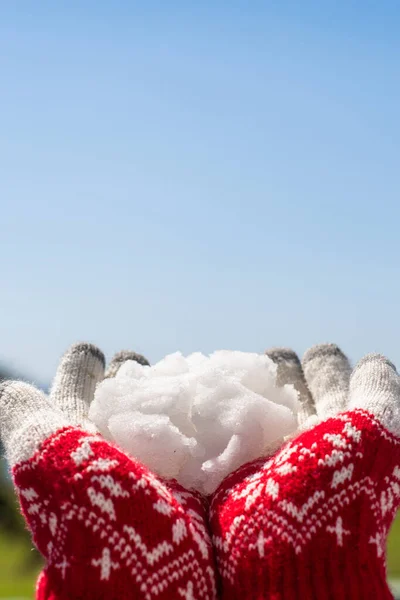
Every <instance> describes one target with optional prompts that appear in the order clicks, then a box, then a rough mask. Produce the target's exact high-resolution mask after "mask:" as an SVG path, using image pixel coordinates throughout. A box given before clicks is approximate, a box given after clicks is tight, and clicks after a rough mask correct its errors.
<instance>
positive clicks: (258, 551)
mask: <svg viewBox="0 0 400 600" xmlns="http://www.w3.org/2000/svg"><path fill="white" fill-rule="evenodd" d="M329 352H331V353H332V347H331V350H330V351H328V350H327V349H326V347H323V348H319V349H318V351H315V352H314V353H313V354H312V355H311V354H310V356H309V361H310V364H305V365H304V369H305V372H306V377H307V383H308V384H309V387H310V389H311V391H312V393H313V396H314V399H315V401H316V407H317V413H319V414H320V415H321V416H322V414H323V412H324V410H323V409H322V410H320V411H319V409H318V404H319V402H321V401H322V406H325V407H329V411H331V412H332V407H333V406H334V405H335V404H336V405H337V406H339V405H340V404H341V402H342V398H343V397H344V396H345V395H346V393H347V390H346V377H345V376H344V372H343V371H342V372H341V374H340V376H337V374H336V375H333V370H332V371H331V372H330V375H331V376H332V377H333V378H332V377H327V370H326V363H325V362H324V361H329V360H331V359H332V355H329ZM336 358H337V357H336ZM311 363H312V364H311ZM328 371H329V369H328ZM307 375H308V376H307ZM328 375H329V373H328ZM347 389H348V385H347ZM328 400H329V401H328ZM347 408H348V410H347V412H343V413H340V414H338V415H337V416H336V417H331V418H330V419H328V420H327V421H325V422H322V423H320V424H319V425H317V426H315V427H314V428H313V429H312V430H310V431H307V432H305V433H303V434H301V435H300V436H299V437H298V438H297V439H294V440H292V441H291V442H289V443H287V444H286V445H285V446H284V447H283V448H282V449H281V450H280V451H279V452H278V453H277V454H276V455H275V456H274V457H273V458H271V459H270V460H266V459H261V460H257V461H255V462H253V463H251V464H248V465H246V466H244V467H242V468H241V469H239V470H238V471H237V472H236V473H234V474H233V475H231V476H230V477H228V478H227V479H226V480H225V481H224V482H223V484H222V485H221V487H220V488H219V490H218V491H217V492H216V494H215V495H214V497H213V500H212V505H211V527H212V531H213V542H214V546H215V549H216V556H217V564H218V567H219V571H220V574H221V577H222V580H223V598H224V600H228V599H229V600H236V599H237V600H239V599H243V598H246V600H256V599H257V600H261V599H265V600H267V599H268V600H278V599H279V600H281V599H282V600H283V599H285V600H291V599H293V600H294V599H296V600H303V599H308V600H317V599H318V600H324V599H332V600H333V599H334V600H341V599H351V600H358V599H359V600H361V599H363V600H365V599H371V600H377V599H386V598H392V595H391V593H390V591H389V588H388V586H387V583H386V571H385V551H386V537H387V533H388V530H389V528H390V525H391V523H392V520H393V518H394V515H395V512H396V509H397V507H398V505H399V504H400V441H399V438H398V437H397V436H398V435H399V434H400V378H399V376H398V375H397V373H396V371H395V369H394V367H393V365H392V364H391V363H389V361H387V360H386V359H384V358H383V357H381V356H378V355H370V356H368V357H366V358H365V359H363V360H362V361H361V362H360V363H359V364H358V366H357V367H356V368H355V370H354V372H353V374H352V377H351V381H350V393H349V394H347Z"/></svg>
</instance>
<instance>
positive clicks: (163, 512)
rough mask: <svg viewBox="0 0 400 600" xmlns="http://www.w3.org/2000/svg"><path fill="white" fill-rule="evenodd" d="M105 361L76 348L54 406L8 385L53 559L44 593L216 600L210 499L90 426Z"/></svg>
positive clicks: (34, 505)
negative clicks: (167, 478)
mask: <svg viewBox="0 0 400 600" xmlns="http://www.w3.org/2000/svg"><path fill="white" fill-rule="evenodd" d="M101 363H102V361H101V359H100V358H99V354H98V351H97V350H96V349H93V348H92V347H90V346H85V347H82V346H79V347H78V348H76V347H75V348H73V349H72V351H70V353H69V354H68V355H67V356H66V357H65V358H64V361H63V363H62V365H61V367H60V369H59V373H58V375H57V377H56V390H54V389H53V392H52V396H51V398H52V400H53V404H51V402H49V401H48V399H47V398H46V397H45V396H44V395H43V394H42V393H41V392H39V391H38V390H36V389H34V388H32V387H31V386H28V385H27V384H24V383H21V382H7V383H6V384H3V386H2V388H1V393H0V415H1V419H0V423H1V434H2V438H3V442H4V445H5V447H6V450H7V454H8V458H9V460H10V462H11V464H12V465H13V476H14V483H15V486H16V489H17V492H18V495H19V498H20V502H21V506H22V510H23V513H24V516H25V518H26V521H27V523H28V526H29V527H30V529H31V531H32V535H33V539H34V541H35V544H36V545H37V547H38V549H39V550H40V552H41V553H42V554H43V556H44V557H45V559H46V567H45V570H44V572H43V573H42V575H41V577H40V578H39V581H38V586H37V598H38V599H39V600H56V599H57V600H61V599H62V600H67V599H68V600H71V599H74V600H75V599H82V600H83V599H90V598H93V599H96V600H100V599H104V600H105V599H107V600H110V599H113V598H114V599H115V600H117V599H118V600H122V599H123V598H127V599H128V598H129V599H132V598H138V599H144V600H153V599H154V600H179V599H180V598H183V599H187V600H192V599H193V598H199V599H202V600H214V599H215V598H216V591H215V571H214V566H213V558H212V547H211V542H210V539H209V534H208V532H207V526H206V519H205V506H204V503H203V500H202V499H201V498H200V497H199V496H198V495H196V494H194V493H189V492H187V491H185V490H184V489H183V488H182V487H181V486H179V485H178V484H176V483H166V482H162V481H160V480H159V479H158V478H157V477H155V476H154V475H153V474H152V473H151V472H149V470H148V469H146V468H145V467H144V466H142V465H141V464H139V463H137V462H136V461H135V460H132V459H131V458H129V457H128V456H127V455H126V454H124V453H123V452H122V451H120V450H119V449H117V448H116V447H114V446H113V445H111V444H109V443H108V442H106V441H105V440H104V439H102V438H101V437H100V436H99V435H97V434H96V433H95V432H92V431H88V429H92V426H90V424H88V423H87V421H86V420H85V419H86V417H85V414H86V410H87V406H88V397H89V396H90V394H91V393H92V392H93V389H94V385H95V383H93V381H96V380H99V378H100V377H101V376H102V366H101ZM60 386H62V387H60ZM56 392H57V393H56ZM54 403H56V404H57V406H54ZM60 407H61V408H62V410H59V408H60ZM66 415H68V416H66ZM74 415H75V417H74ZM71 421H72V422H75V423H76V422H77V421H82V423H83V426H81V427H78V426H70V423H71Z"/></svg>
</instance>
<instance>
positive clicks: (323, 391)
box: [0, 345, 400, 600]
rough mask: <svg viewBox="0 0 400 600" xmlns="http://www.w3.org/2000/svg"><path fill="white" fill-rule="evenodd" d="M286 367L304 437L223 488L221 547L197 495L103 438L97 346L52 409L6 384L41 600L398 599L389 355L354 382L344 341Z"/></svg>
mask: <svg viewBox="0 0 400 600" xmlns="http://www.w3.org/2000/svg"><path fill="white" fill-rule="evenodd" d="M275 360H276V361H277V362H280V367H279V368H278V379H279V378H280V380H279V381H278V384H279V382H280V384H284V383H290V382H291V383H293V384H294V385H295V387H296V388H297V389H298V391H299V394H300V397H301V395H302V394H303V399H304V398H305V399H306V401H304V402H303V414H302V415H301V417H300V421H301V428H302V429H305V431H304V432H303V433H301V434H300V435H299V436H298V437H297V438H295V439H292V440H291V441H289V442H288V443H287V444H286V445H285V446H284V447H283V448H281V449H280V450H279V451H278V452H277V453H276V454H275V455H273V456H272V457H270V458H268V459H267V458H263V459H259V460H257V461H254V462H252V463H251V464H248V465H245V466H243V467H241V468H240V469H239V470H238V471H236V472H235V473H233V474H232V475H231V476H229V477H228V478H227V479H226V480H225V481H224V482H223V484H222V485H221V486H220V488H219V489H218V490H217V492H216V493H215V494H214V496H213V497H212V503H211V509H210V512H209V517H210V521H211V530H212V542H213V547H214V548H213V547H212V544H211V540H210V536H209V533H208V526H207V507H206V503H205V501H204V500H203V499H202V498H201V497H199V495H198V494H196V493H192V492H189V491H187V490H184V489H183V488H182V487H181V486H179V485H178V484H176V483H175V482H166V481H161V480H160V478H157V477H156V476H154V475H153V474H152V473H151V472H150V471H149V470H148V469H146V468H145V467H144V466H143V465H141V464H140V463H138V462H137V461H135V460H134V459H132V458H130V457H128V456H127V455H126V454H125V453H124V452H122V451H121V450H119V449H118V448H116V447H115V446H113V445H112V444H110V443H108V442H106V441H105V440H104V439H102V438H101V437H100V436H99V435H98V434H97V433H96V432H95V431H94V427H93V425H92V424H91V423H90V421H89V420H88V418H87V414H88V407H89V404H90V401H91V399H92V397H93V393H94V388H95V385H96V384H97V382H98V381H100V380H101V379H102V377H103V374H104V358H103V357H102V355H101V353H100V352H99V351H98V350H97V349H96V348H94V347H92V346H89V345H78V346H75V347H74V348H72V349H71V350H70V351H69V353H67V355H66V356H65V357H64V359H63V361H62V363H61V365H60V368H59V370H58V373H57V376H56V379H55V384H54V386H53V389H52V392H51V394H50V397H49V398H46V397H45V396H44V395H43V394H42V393H41V392H39V391H37V390H35V389H34V388H32V387H31V386H27V385H26V384H23V383H20V382H11V383H5V384H3V385H2V387H1V391H0V432H1V436H2V439H3V441H4V444H5V447H6V450H7V455H8V458H9V461H10V463H11V464H12V465H13V476H14V482H15V486H16V488H17V491H18V494H19V498H20V501H21V505H22V509H23V512H24V515H25V518H26V520H27V523H28V525H29V527H30V529H31V531H32V534H33V537H34V540H35V543H36V545H37V546H38V548H39V550H40V551H41V552H42V554H43V555H44V557H45V559H46V568H45V570H44V572H43V574H42V576H41V577H40V579H39V582H38V589H37V597H38V598H40V600H42V599H43V600H44V599H46V600H50V599H51V600H56V599H57V600H58V599H62V600H64V599H65V600H66V599H67V598H68V599H71V598H96V599H102V598H104V599H105V598H107V599H112V598H115V599H117V598H118V599H123V598H138V599H139V598H140V599H141V598H143V599H145V600H153V599H161V600H167V599H168V600H172V599H173V600H176V599H178V600H179V599H180V598H186V599H188V600H194V599H201V600H212V599H215V598H217V597H221V598H223V599H224V600H228V599H229V600H235V599H236V598H237V599H239V598H241V599H243V598H246V600H253V599H254V600H256V599H257V600H261V599H266V600H267V599H268V600H270V599H274V600H278V599H279V600H280V599H292V598H293V599H303V598H306V599H310V600H312V599H324V598H327V599H328V598H329V599H336V598H337V599H345V598H351V599H352V600H353V599H358V598H359V599H361V598H371V599H372V598H374V599H376V598H378V599H379V598H391V594H390V591H389V589H388V587H387V584H386V578H385V564H384V560H385V541H386V535H387V532H388V529H389V527H390V524H391V522H392V519H393V516H394V514H395V511H396V509H397V507H398V504H399V501H400V442H399V439H398V437H397V436H398V435H399V433H400V378H399V376H398V375H397V373H396V371H395V369H394V367H393V365H392V364H391V363H390V362H389V361H387V360H386V359H384V358H383V357H381V356H378V355H371V356H368V357H366V358H365V359H363V360H362V361H361V362H360V363H359V364H358V366H357V367H356V368H355V370H354V371H353V372H352V374H351V377H350V368H349V366H348V361H347V359H346V358H345V357H344V355H343V354H342V353H341V352H340V350H339V349H338V348H337V347H335V346H322V347H321V346H320V347H317V348H314V349H312V350H311V351H310V352H309V353H307V354H306V356H305V358H304V359H303V363H302V366H301V365H300V362H299V361H298V359H296V360H295V359H293V356H292V357H290V356H289V354H286V357H283V356H280V357H279V358H277V356H275ZM285 365H286V367H285ZM288 365H289V367H288V368H287V366H288ZM116 369H117V366H116V365H115V364H114V365H112V369H111V371H112V372H114V374H115V372H116ZM285 373H286V374H285ZM111 374H112V373H111ZM290 378H292V381H289V379H290ZM301 399H302V398H301ZM312 413H315V414H314V415H313V414H312ZM310 419H311V420H310ZM315 419H317V420H318V421H321V422H319V423H318V424H317V425H315V426H313V427H311V428H309V429H307V427H310V425H311V424H312V422H313V420H314V421H315ZM213 554H215V557H216V560H217V569H216V568H215V566H214V558H213ZM217 573H218V576H219V591H218V592H217V583H216V579H217Z"/></svg>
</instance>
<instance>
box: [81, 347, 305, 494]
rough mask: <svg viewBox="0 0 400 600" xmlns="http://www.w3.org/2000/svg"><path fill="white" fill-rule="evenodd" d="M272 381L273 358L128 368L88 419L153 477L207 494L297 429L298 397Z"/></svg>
mask: <svg viewBox="0 0 400 600" xmlns="http://www.w3.org/2000/svg"><path fill="white" fill-rule="evenodd" d="M275 381H276V365H275V364H274V363H273V362H272V361H271V359H270V358H268V357H267V356H265V355H259V354H251V353H245V352H231V351H227V350H221V351H218V352H214V353H213V354H211V355H210V356H204V355H203V354H200V353H195V354H191V355H190V356H188V357H184V356H182V354H181V353H179V352H178V353H176V354H171V355H169V356H167V357H165V358H164V359H163V360H161V361H160V362H159V363H157V364H155V365H153V366H151V367H149V366H142V365H139V364H138V363H136V362H134V361H128V362H126V363H125V364H124V365H123V366H122V367H121V369H120V370H119V372H118V374H117V376H116V377H115V378H114V379H105V380H104V381H103V382H102V383H101V384H100V385H99V386H98V387H97V389H96V394H95V399H94V401H93V403H92V405H91V408H90V415H89V416H90V418H91V420H92V421H93V422H94V423H95V424H96V425H97V427H98V428H99V430H100V432H101V433H102V434H103V435H104V437H105V438H106V439H109V440H112V441H113V442H115V443H117V444H118V445H119V446H120V447H121V448H123V449H124V450H125V451H126V452H128V453H129V454H130V455H131V456H133V457H135V458H136V459H138V460H140V461H141V462H142V463H143V464H145V465H146V466H147V467H149V468H150V469H151V470H152V471H153V472H155V473H157V474H158V475H160V476H161V477H165V478H175V479H177V480H178V481H179V482H180V483H181V484H182V485H183V486H185V487H186V488H194V489H197V490H199V491H200V492H203V493H206V494H210V493H212V492H214V491H215V490H216V488H217V487H218V485H219V484H220V483H221V481H222V480H223V479H224V477H226V475H228V474H229V473H231V472H232V471H234V470H235V469H236V468H238V467H239V466H241V465H243V464H244V463H246V462H248V461H250V460H252V459H255V458H258V457H261V456H263V455H264V454H265V452H266V451H267V449H268V447H270V446H271V445H273V444H275V443H276V442H277V441H278V440H280V439H282V438H283V437H284V436H287V435H289V434H291V433H292V432H294V431H295V430H296V427H297V417H296V415H297V410H298V400H297V392H296V391H295V389H294V388H293V387H292V386H290V385H286V386H284V387H283V388H278V387H276V386H275Z"/></svg>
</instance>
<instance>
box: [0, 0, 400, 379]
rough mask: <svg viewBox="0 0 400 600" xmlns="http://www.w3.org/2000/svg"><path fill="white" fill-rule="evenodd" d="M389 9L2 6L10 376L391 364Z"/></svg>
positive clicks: (394, 350)
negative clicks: (248, 363) (285, 360)
mask: <svg viewBox="0 0 400 600" xmlns="http://www.w3.org/2000/svg"><path fill="white" fill-rule="evenodd" d="M399 26H400V8H399V5H398V3H397V2H385V1H382V2H380V3H377V2H365V1H364V2H361V1H354V2H348V1H346V2H344V1H339V2H331V1H326V2H323V3H320V2H311V1H310V2H307V1H306V2H304V3H303V2H302V3H299V2H285V1H283V2H252V3H248V2H229V3H228V2H225V1H221V2H209V1H207V0H205V1H204V2H202V3H195V2H174V1H171V2H151V1H149V2H128V1H127V0H126V1H119V2H118V1H116V2H105V1H98V2H94V1H91V0H88V1H87V2H84V3H83V2H82V3H79V2H57V3H54V2H50V1H45V0H41V1H39V2H35V3H32V2H27V1H25V2H24V1H22V2H18V3H14V2H11V1H9V0H7V1H5V2H3V3H1V7H0V73H1V78H0V91H1V95H0V98H1V112H0V126H1V129H0V131H1V136H0V165H1V166H0V169H1V177H0V202H1V225H2V227H1V235H0V257H1V258H0V260H1V273H2V285H1V296H0V298H1V299H0V307H1V314H2V319H1V324H0V360H1V361H3V362H7V363H8V364H9V365H11V366H13V367H14V368H16V369H19V370H21V371H22V372H24V373H27V374H28V375H29V376H30V377H31V378H32V379H34V380H39V381H44V382H46V381H49V380H50V378H51V376H52V374H53V372H54V369H55V368H56V364H57V361H58V359H59V356H60V354H61V353H62V352H63V351H64V350H65V349H66V347H68V345H69V344H70V343H72V342H74V341H77V340H88V341H92V342H94V343H97V344H98V345H99V346H100V347H101V348H102V349H103V350H104V351H105V352H106V354H107V356H108V357H109V356H111V355H112V354H113V352H115V351H117V350H119V349H121V348H132V349H134V350H137V351H141V352H143V353H144V354H145V355H146V356H148V358H149V359H150V360H151V361H152V362H153V361H156V360H158V359H160V358H161V357H162V356H164V355H165V354H166V353H169V352H173V351H175V350H181V351H183V352H184V353H188V352H191V351H194V350H202V351H204V352H210V351H212V350H214V349H218V348H232V349H241V350H246V351H262V350H263V349H264V348H266V347H269V346H271V345H291V346H293V347H294V348H295V349H296V350H297V351H298V352H299V353H302V352H303V351H304V350H305V349H306V348H307V347H308V346H310V345H312V344H314V343H316V342H321V341H335V342H337V343H339V344H340V345H341V346H342V347H343V349H344V350H345V351H347V352H348V354H349V355H350V356H351V358H352V359H353V360H356V359H358V358H359V357H360V356H362V355H363V354H364V353H366V352H369V351H380V352H383V353H386V354H388V355H389V356H390V358H391V359H392V360H394V361H395V362H396V361H397V362H398V363H400V345H399V337H400V326H399V309H398V297H399V291H400V283H399V267H398V262H399V250H400V242H399V239H400V236H399V217H400V206H399V178H400V175H399V173H400V171H399V139H400V120H399V109H398V107H399V106H400V78H399V74H398V59H399V51H400V38H399V35H398V31H399Z"/></svg>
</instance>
